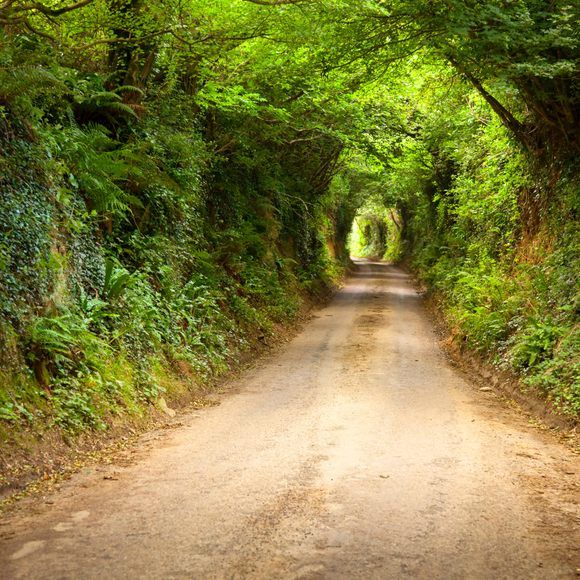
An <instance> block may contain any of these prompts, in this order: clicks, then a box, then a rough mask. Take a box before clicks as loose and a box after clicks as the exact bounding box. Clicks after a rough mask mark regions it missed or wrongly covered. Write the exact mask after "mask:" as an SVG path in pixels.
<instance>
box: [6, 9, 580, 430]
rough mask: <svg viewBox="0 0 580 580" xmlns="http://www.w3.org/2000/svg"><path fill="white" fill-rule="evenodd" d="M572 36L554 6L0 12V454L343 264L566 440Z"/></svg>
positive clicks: (572, 267)
mask: <svg viewBox="0 0 580 580" xmlns="http://www.w3.org/2000/svg"><path fill="white" fill-rule="evenodd" d="M577 23H578V4H577V3H573V2H570V1H562V0H554V1H552V2H544V1H539V0H513V1H509V2H508V1H505V0H472V1H469V2H464V1H461V2H460V1H458V0H445V1H443V0H435V1H432V0H430V1H426V0H396V1H393V2H384V1H382V0H365V1H364V2H359V1H356V2H355V1H353V0H159V1H156V2H144V1H143V0H80V1H78V2H75V1H74V0H70V1H69V2H67V1H65V0H62V1H60V0H53V1H51V0H45V1H44V2H34V1H29V0H0V168H1V171H0V343H1V348H0V434H1V436H2V438H3V439H4V440H5V441H6V440H7V439H9V438H10V433H11V431H12V430H14V429H15V428H16V427H17V426H19V425H20V426H26V425H30V424H33V425H36V426H37V428H38V429H41V430H42V429H48V428H52V427H56V428H58V429H61V430H62V431H63V432H66V433H75V432H78V431H81V430H84V429H104V428H106V426H107V424H108V422H109V420H110V418H111V417H113V416H114V415H116V414H121V413H139V412H141V410H142V409H144V408H146V406H147V405H149V404H151V403H153V402H155V401H156V400H158V399H159V398H160V397H162V396H170V395H172V393H173V392H174V391H175V389H179V388H182V389H183V388H185V389H187V384H188V383H190V382H191V383H192V384H193V383H195V382H196V381H203V380H205V379H206V378H208V377H211V376H214V375H217V374H220V373H222V372H223V371H224V370H226V369H227V368H228V367H229V366H230V365H231V364H232V363H233V362H234V361H235V360H236V359H237V358H238V357H239V356H240V354H241V353H243V352H244V351H245V350H247V349H248V348H249V347H250V345H252V344H253V343H254V342H255V341H257V340H267V339H268V336H269V335H270V334H271V333H273V332H274V330H275V329H276V328H277V325H279V324H281V323H284V322H287V321H289V320H291V319H292V318H293V317H295V316H296V314H297V313H298V312H299V310H300V308H301V305H302V304H303V302H304V300H305V299H307V298H308V297H312V296H317V295H318V296H320V295H323V294H324V293H325V291H326V289H327V288H329V287H331V286H332V284H333V283H335V282H337V281H338V280H339V279H340V278H341V276H342V275H343V274H344V272H345V268H347V267H348V264H349V247H348V246H349V243H348V242H349V240H350V246H351V248H350V251H353V253H355V254H358V255H361V256H368V257H373V258H386V259H388V260H393V261H397V260H404V261H405V264H406V265H407V266H408V267H409V268H411V269H412V270H413V271H414V272H415V273H416V275H417V276H418V277H419V278H420V279H421V280H422V282H423V283H424V284H425V285H426V287H428V288H429V289H430V291H431V292H432V293H433V296H435V297H436V299H437V301H438V304H439V305H440V308H441V310H442V312H443V313H444V314H445V317H446V319H447V322H448V324H449V327H450V329H451V331H452V333H453V336H454V340H456V341H457V342H458V343H461V344H462V345H463V346H465V347H466V348H471V349H474V350H476V351H479V352H480V353H481V354H482V355H483V356H485V357H488V359H489V360H490V361H491V362H492V363H493V364H495V365H497V366H498V367H499V368H502V369H508V370H510V371H512V372H515V373H517V374H518V375H519V376H521V378H522V380H523V382H522V384H523V385H524V386H525V388H530V389H534V390H536V391H537V392H539V393H541V394H543V396H545V397H546V398H547V399H548V400H549V401H550V402H551V404H552V405H554V406H555V407H556V408H557V409H559V410H560V412H562V413H564V414H567V415H568V416H572V417H573V416H577V414H578V412H579V411H580V393H579V371H578V368H579V363H578V342H579V333H578V319H577V315H578V310H579V308H580V303H579V301H578V286H577V279H576V275H575V274H577V273H578V272H579V271H580V268H579V265H580V264H579V244H578V222H577V217H578V216H577V211H578V202H579V200H580V195H579V189H578V161H577V159H578V149H579V143H578V132H577V127H578V108H579V102H578V95H579V94H580V91H579V86H578V60H577V57H578V27H577ZM353 224H354V228H353ZM351 229H353V232H352V234H351ZM354 246H356V248H355V247H354ZM176 385H180V386H179V387H176ZM184 385H185V386H184Z"/></svg>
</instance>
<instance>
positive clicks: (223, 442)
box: [0, 263, 580, 579]
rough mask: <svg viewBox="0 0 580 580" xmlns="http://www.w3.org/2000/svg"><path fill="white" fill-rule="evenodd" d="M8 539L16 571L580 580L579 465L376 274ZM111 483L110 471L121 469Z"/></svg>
mask: <svg viewBox="0 0 580 580" xmlns="http://www.w3.org/2000/svg"><path fill="white" fill-rule="evenodd" d="M183 423H184V424H183V426H181V427H179V428H177V429H175V430H172V431H169V432H165V433H157V434H155V433H153V434H151V435H150V436H149V437H148V443H147V442H146V443H144V444H143V446H142V447H141V448H140V450H139V451H138V453H137V454H136V459H135V460H134V461H133V462H132V463H131V464H129V465H125V466H118V465H117V466H111V467H107V468H98V469H97V468H95V469H93V470H92V472H91V473H88V474H87V473H85V474H81V475H79V476H76V477H74V478H73V479H72V480H71V481H69V482H67V483H66V484H65V485H64V486H63V487H62V489H61V491H60V492H59V493H57V494H55V495H54V496H52V497H51V498H49V503H46V504H43V505H41V506H40V507H37V508H36V509H35V510H33V512H32V513H29V512H26V511H25V512H24V513H17V514H16V515H13V516H11V518H9V519H8V520H7V521H5V522H4V525H2V526H0V577H2V578H71V579H77V578H103V579H113V578H203V579H206V578H272V579H278V578H332V579H333V578H345V579H346V578H349V579H350V578H381V579H390V578H429V579H432V578H458V579H465V578H493V579H499V578H568V577H570V578H571V577H574V576H575V575H576V569H577V567H580V560H579V553H578V546H579V545H580V541H579V540H580V539H579V535H578V526H577V524H578V518H579V512H578V507H577V501H576V500H577V499H578V489H579V488H578V476H577V474H578V458H577V456H575V455H574V454H573V453H572V452H571V451H570V450H569V449H567V448H566V447H564V446H562V445H561V444H559V443H557V442H556V441H555V440H554V439H553V438H552V437H551V435H550V434H546V433H543V432H541V431H540V430H538V429H537V428H533V427H530V426H528V424H527V422H526V420H525V419H524V418H523V417H522V416H521V415H519V414H517V413H516V412H514V411H512V410H510V409H509V408H508V407H506V406H505V404H503V403H500V402H499V399H498V398H497V397H495V396H494V395H493V393H489V392H481V391H479V390H478V387H477V386H475V385H473V384H470V383H469V382H468V381H466V379H465V378H463V377H462V376H461V375H460V374H459V373H458V372H457V371H455V370H454V369H453V368H452V367H451V366H450V364H449V363H448V361H447V360H446V358H445V356H444V354H443V353H442V352H441V350H440V349H439V347H438V346H437V340H436V337H435V335H434V333H433V330H432V328H431V325H430V322H429V321H428V318H427V317H426V316H425V313H424V312H423V309H422V305H421V299H420V297H419V295H418V294H416V292H415V291H414V290H413V289H412V286H411V285H410V284H409V282H408V280H407V276H406V275H405V274H404V273H403V272H402V271H401V270H398V269H397V268H395V267H391V266H386V265H383V264H371V263H363V264H360V265H359V266H358V269H357V272H356V273H355V275H354V276H353V277H352V278H351V279H350V281H349V283H348V284H347V285H346V287H345V288H344V289H343V290H342V291H341V292H340V293H339V294H338V295H337V296H336V298H335V299H334V300H333V302H332V303H331V304H330V305H329V306H328V307H327V308H325V309H323V310H321V311H319V312H318V313H317V315H316V318H315V319H314V320H313V321H312V322H311V323H309V324H308V325H307V326H306V327H305V328H304V329H303V331H302V332H301V333H300V334H299V335H298V336H296V337H295V339H294V340H293V341H292V342H290V343H289V345H288V346H287V347H285V348H284V349H283V350H282V351H281V352H279V353H278V354H276V355H275V356H274V357H273V358H271V359H269V360H268V362H267V363H265V364H262V365H260V366H259V368H256V369H253V370H251V371H248V372H247V373H246V374H245V375H244V376H243V377H242V378H241V380H240V381H238V382H236V384H235V385H232V390H231V391H230V392H229V393H227V394H226V395H224V396H223V397H222V400H221V404H220V405H219V406H216V407H213V408H208V409H202V410H200V411H198V412H194V413H193V414H192V415H190V416H187V417H185V419H184V420H183ZM103 470H104V471H103Z"/></svg>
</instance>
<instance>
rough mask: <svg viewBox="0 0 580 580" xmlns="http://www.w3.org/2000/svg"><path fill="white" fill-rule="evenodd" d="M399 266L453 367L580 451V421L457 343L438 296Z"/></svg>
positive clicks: (409, 270) (577, 451)
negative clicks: (417, 293) (412, 287)
mask: <svg viewBox="0 0 580 580" xmlns="http://www.w3.org/2000/svg"><path fill="white" fill-rule="evenodd" d="M399 267H400V268H401V269H402V270H403V271H405V272H406V273H407V274H409V276H410V281H411V282H412V284H413V286H414V287H415V290H417V292H419V294H421V296H422V297H423V308H424V310H425V313H426V314H427V316H428V318H429V320H430V321H431V323H432V324H433V327H434V329H435V332H436V335H437V337H438V339H439V345H440V347H441V348H442V349H443V351H444V352H445V354H446V355H447V357H448V359H449V362H450V363H451V364H452V365H453V367H454V368H456V369H457V370H458V371H460V372H461V373H462V374H463V375H464V376H465V377H466V379H467V380H468V382H471V383H473V384H474V385H475V386H477V387H478V388H480V389H486V390H487V389H492V392H493V393H494V394H495V395H497V396H499V397H500V398H501V399H503V404H504V405H507V406H510V407H511V408H513V409H515V410H516V411H518V412H519V413H520V414H521V415H523V416H525V417H526V418H527V420H528V423H530V424H531V425H533V426H535V427H536V428H538V429H540V430H542V431H551V432H552V433H553V434H554V435H555V436H557V438H558V439H559V441H560V442H562V443H564V444H566V445H567V446H569V447H570V448H571V449H572V450H573V451H574V452H575V453H578V454H580V421H579V420H574V419H573V418H570V417H566V416H564V415H562V414H561V413H559V412H558V411H557V409H555V407H554V406H553V405H552V404H551V403H550V401H549V400H547V399H546V398H545V397H543V396H542V395H541V394H540V393H539V392H537V391H535V390H533V389H531V388H529V387H526V386H525V385H524V384H523V383H522V381H521V379H520V378H519V377H518V376H517V375H516V374H515V373H513V372H509V371H505V370H501V369H498V368H497V367H495V366H494V365H493V364H492V363H491V362H490V361H489V359H488V358H486V357H484V356H482V355H479V354H477V353H476V352H474V351H473V350H470V349H468V348H467V347H465V346H463V345H458V344H457V341H456V340H454V335H453V332H452V329H451V327H450V324H449V322H448V321H447V320H446V318H445V315H444V313H443V310H442V308H441V304H440V301H439V300H438V299H437V296H436V295H435V294H433V293H430V292H429V291H428V290H427V289H426V288H425V286H424V285H423V284H421V282H420V281H419V279H418V278H417V273H416V272H415V271H414V270H413V269H412V268H411V267H410V266H409V265H408V264H405V263H403V264H399Z"/></svg>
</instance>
